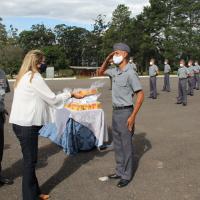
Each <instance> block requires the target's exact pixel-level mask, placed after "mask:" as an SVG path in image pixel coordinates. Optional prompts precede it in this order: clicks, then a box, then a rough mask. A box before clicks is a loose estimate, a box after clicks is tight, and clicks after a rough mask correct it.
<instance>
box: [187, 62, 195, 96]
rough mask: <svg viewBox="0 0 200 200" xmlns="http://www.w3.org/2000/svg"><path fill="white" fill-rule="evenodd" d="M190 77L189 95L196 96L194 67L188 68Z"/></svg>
mask: <svg viewBox="0 0 200 200" xmlns="http://www.w3.org/2000/svg"><path fill="white" fill-rule="evenodd" d="M188 71H189V77H188V95H191V96H193V95H194V66H190V67H188Z"/></svg>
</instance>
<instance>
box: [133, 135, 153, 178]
mask: <svg viewBox="0 0 200 200" xmlns="http://www.w3.org/2000/svg"><path fill="white" fill-rule="evenodd" d="M146 135H147V134H146V133H138V134H135V135H134V136H133V146H134V154H135V158H134V173H133V178H134V176H135V174H136V171H137V169H138V167H139V162H140V159H141V158H142V156H143V155H144V154H145V153H146V152H148V151H149V150H150V149H151V148H152V145H151V142H150V141H149V140H148V139H147V138H146Z"/></svg>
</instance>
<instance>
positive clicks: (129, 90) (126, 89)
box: [105, 64, 142, 107]
mask: <svg viewBox="0 0 200 200" xmlns="http://www.w3.org/2000/svg"><path fill="white" fill-rule="evenodd" d="M105 74H107V75H108V76H111V77H112V102H113V106H116V107H121V106H130V105H133V94H134V93H135V92H137V91H140V90H142V86H141V84H140V81H139V77H138V75H137V73H136V72H135V71H134V70H133V68H132V67H131V66H130V64H127V65H126V67H125V68H124V69H123V70H122V71H121V70H120V68H118V67H115V68H113V69H108V70H106V71H105Z"/></svg>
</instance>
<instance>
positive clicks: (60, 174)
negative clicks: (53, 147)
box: [41, 149, 109, 194]
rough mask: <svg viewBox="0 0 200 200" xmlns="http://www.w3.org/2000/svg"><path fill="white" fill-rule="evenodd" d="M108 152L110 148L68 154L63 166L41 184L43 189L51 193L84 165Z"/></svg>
mask: <svg viewBox="0 0 200 200" xmlns="http://www.w3.org/2000/svg"><path fill="white" fill-rule="evenodd" d="M108 152H109V150H106V151H103V152H100V151H98V150H97V149H95V150H93V151H91V152H80V153H78V154H77V155H75V156H68V157H67V158H66V159H65V160H64V162H63V165H62V167H61V168H60V169H59V170H58V171H57V172H56V173H55V174H54V175H53V176H52V177H50V178H49V179H48V180H47V181H46V182H45V183H44V184H43V185H42V186H41V190H42V191H44V192H45V193H47V194H48V193H50V192H51V191H52V190H53V189H54V188H55V187H56V186H57V185H58V184H60V183H61V182H62V181H64V180H65V179H66V178H67V177H69V176H70V175H72V174H73V173H75V172H76V171H77V170H78V169H79V168H80V167H81V166H82V165H84V164H86V163H87V162H89V161H90V160H93V159H94V157H103V156H104V155H105V154H107V153H108Z"/></svg>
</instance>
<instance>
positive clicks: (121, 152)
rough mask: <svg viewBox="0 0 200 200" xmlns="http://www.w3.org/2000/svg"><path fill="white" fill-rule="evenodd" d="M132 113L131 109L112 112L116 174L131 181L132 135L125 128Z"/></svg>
mask: <svg viewBox="0 0 200 200" xmlns="http://www.w3.org/2000/svg"><path fill="white" fill-rule="evenodd" d="M132 112H133V109H132V108H130V109H123V110H113V116H112V133H113V143H114V151H115V160H116V174H117V175H118V176H121V178H122V179H126V180H131V179H132V176H133V162H134V154H133V143H132V137H133V133H131V132H130V131H129V130H128V127H127V120H128V118H129V117H130V115H131V113H132Z"/></svg>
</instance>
